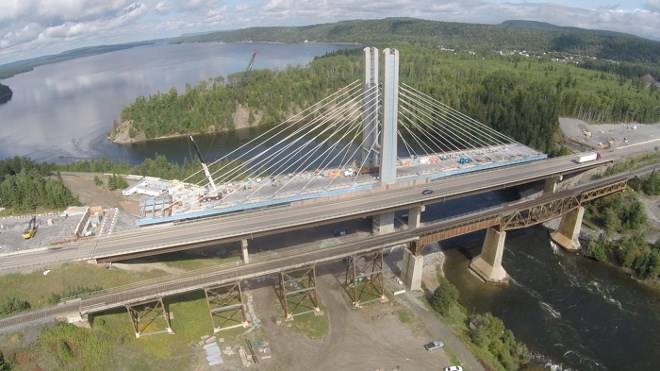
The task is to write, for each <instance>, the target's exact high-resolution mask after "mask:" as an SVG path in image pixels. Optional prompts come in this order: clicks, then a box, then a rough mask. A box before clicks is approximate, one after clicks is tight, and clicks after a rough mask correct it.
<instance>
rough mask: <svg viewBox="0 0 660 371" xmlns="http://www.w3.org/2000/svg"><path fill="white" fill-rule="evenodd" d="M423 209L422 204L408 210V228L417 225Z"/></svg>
mask: <svg viewBox="0 0 660 371" xmlns="http://www.w3.org/2000/svg"><path fill="white" fill-rule="evenodd" d="M425 209H426V208H425V207H424V205H421V206H417V207H413V208H412V209H410V210H408V228H417V227H419V224H420V220H421V217H422V213H423V212H424V210H425Z"/></svg>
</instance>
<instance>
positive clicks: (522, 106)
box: [111, 43, 660, 153]
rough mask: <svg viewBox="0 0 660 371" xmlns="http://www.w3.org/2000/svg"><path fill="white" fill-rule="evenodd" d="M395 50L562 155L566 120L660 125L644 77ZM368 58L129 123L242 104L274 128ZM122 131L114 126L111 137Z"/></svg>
mask: <svg viewBox="0 0 660 371" xmlns="http://www.w3.org/2000/svg"><path fill="white" fill-rule="evenodd" d="M396 47H397V48H398V49H399V50H400V55H401V57H400V80H401V82H402V83H405V84H408V85H410V86H413V87H415V88H416V89H418V90H420V91H422V92H424V93H426V94H428V95H430V96H432V97H433V98H435V99H437V100H439V101H441V102H443V103H445V104H447V105H449V106H451V107H454V108H456V109H459V110H461V111H463V112H464V113H466V114H467V115H469V116H471V117H473V118H475V119H477V120H479V121H481V122H483V123H485V124H487V125H490V126H492V127H494V128H496V129H497V130H498V131H500V132H502V133H504V134H507V135H510V136H512V137H514V138H515V139H516V140H518V141H520V142H522V143H525V144H528V145H530V146H532V147H534V148H536V149H538V150H541V151H545V152H549V153H553V152H554V151H557V148H556V147H555V145H554V144H553V134H554V133H555V131H556V129H557V127H558V117H559V116H567V117H576V118H581V119H584V120H587V121H590V122H645V123H655V122H657V121H658V119H659V118H660V91H658V89H654V88H649V87H648V86H647V85H646V84H645V83H644V82H643V81H642V80H640V79H638V78H635V79H628V78H625V77H624V76H622V75H619V74H616V73H613V72H602V71H592V70H587V69H583V68H579V67H577V66H575V65H573V64H568V63H563V62H558V61H553V60H551V59H547V58H545V59H543V58H529V57H524V56H521V55H500V54H497V53H491V52H487V53H485V54H481V53H476V52H473V53H458V52H451V51H445V50H441V49H438V48H433V49H429V48H423V47H419V46H416V45H411V44H409V43H402V44H400V45H396ZM361 53H362V52H361V49H359V48H354V49H347V50H343V51H340V52H337V53H333V54H329V55H326V56H323V57H318V58H316V59H315V60H314V61H313V62H312V63H311V64H310V65H309V66H308V67H292V66H290V67H288V68H285V69H282V70H279V71H270V70H259V71H252V73H251V75H250V76H249V79H247V81H246V82H245V84H244V85H241V94H240V97H238V98H237V93H236V92H237V89H238V85H239V82H240V81H242V78H241V75H242V74H234V75H230V76H228V77H227V79H224V78H222V77H218V78H215V79H210V80H207V81H202V82H200V83H199V84H197V85H195V86H192V85H187V86H186V89H185V91H183V92H178V91H177V90H176V89H174V88H173V89H171V90H170V91H168V92H166V93H158V94H154V95H152V96H150V97H140V98H138V99H137V100H136V101H135V102H134V103H133V104H131V105H129V106H127V107H125V108H124V110H123V111H122V113H121V116H120V119H121V121H122V122H131V123H132V126H131V128H130V130H129V135H130V136H131V137H135V136H137V135H138V134H140V133H143V134H144V135H145V137H146V138H155V137H159V136H165V135H171V134H175V133H189V132H200V133H203V132H208V131H210V130H222V129H228V128H232V127H234V125H235V124H236V123H235V122H234V121H233V118H234V117H235V110H236V109H237V108H238V107H242V108H245V109H247V115H245V116H246V117H248V120H247V124H248V125H257V124H258V125H269V124H273V123H275V122H279V121H282V120H284V119H285V118H286V116H287V115H290V114H291V112H295V111H297V110H300V109H301V108H304V107H306V106H307V105H310V104H312V103H315V102H317V101H319V100H320V99H322V98H323V97H325V96H327V95H329V94H330V93H332V92H334V91H336V90H338V89H339V88H341V87H344V86H346V85H347V84H348V83H349V82H352V81H355V80H357V79H359V78H360V76H361V73H362V54H361ZM242 124H245V123H242ZM119 127H120V125H119V123H115V131H114V132H113V133H112V134H111V136H112V135H116V134H117V133H118V129H119Z"/></svg>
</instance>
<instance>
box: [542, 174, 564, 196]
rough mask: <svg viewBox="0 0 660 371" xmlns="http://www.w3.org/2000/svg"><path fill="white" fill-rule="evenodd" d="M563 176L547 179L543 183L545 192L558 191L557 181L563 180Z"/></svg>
mask: <svg viewBox="0 0 660 371" xmlns="http://www.w3.org/2000/svg"><path fill="white" fill-rule="evenodd" d="M562 179H563V177H562V176H561V175H557V176H553V177H550V178H548V179H546V180H545V184H544V185H543V194H548V193H555V192H557V183H559V182H561V181H562Z"/></svg>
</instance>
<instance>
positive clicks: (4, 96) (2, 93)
mask: <svg viewBox="0 0 660 371" xmlns="http://www.w3.org/2000/svg"><path fill="white" fill-rule="evenodd" d="M13 94H14V93H13V92H12V91H11V89H9V86H7V85H2V84H0V104H2V103H6V102H9V100H10V99H11V96H12V95H13Z"/></svg>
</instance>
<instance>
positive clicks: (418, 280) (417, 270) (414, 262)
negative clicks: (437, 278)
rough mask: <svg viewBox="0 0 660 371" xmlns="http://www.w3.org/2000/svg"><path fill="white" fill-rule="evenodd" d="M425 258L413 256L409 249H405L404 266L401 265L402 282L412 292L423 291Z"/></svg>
mask: <svg viewBox="0 0 660 371" xmlns="http://www.w3.org/2000/svg"><path fill="white" fill-rule="evenodd" d="M423 265H424V257H423V256H422V255H415V254H413V253H412V252H411V251H410V250H409V249H408V248H407V247H406V248H404V249H403V264H402V265H401V280H402V281H403V283H404V284H405V285H406V288H407V289H408V290H410V291H421V290H422V273H423V270H424V266H423Z"/></svg>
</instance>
